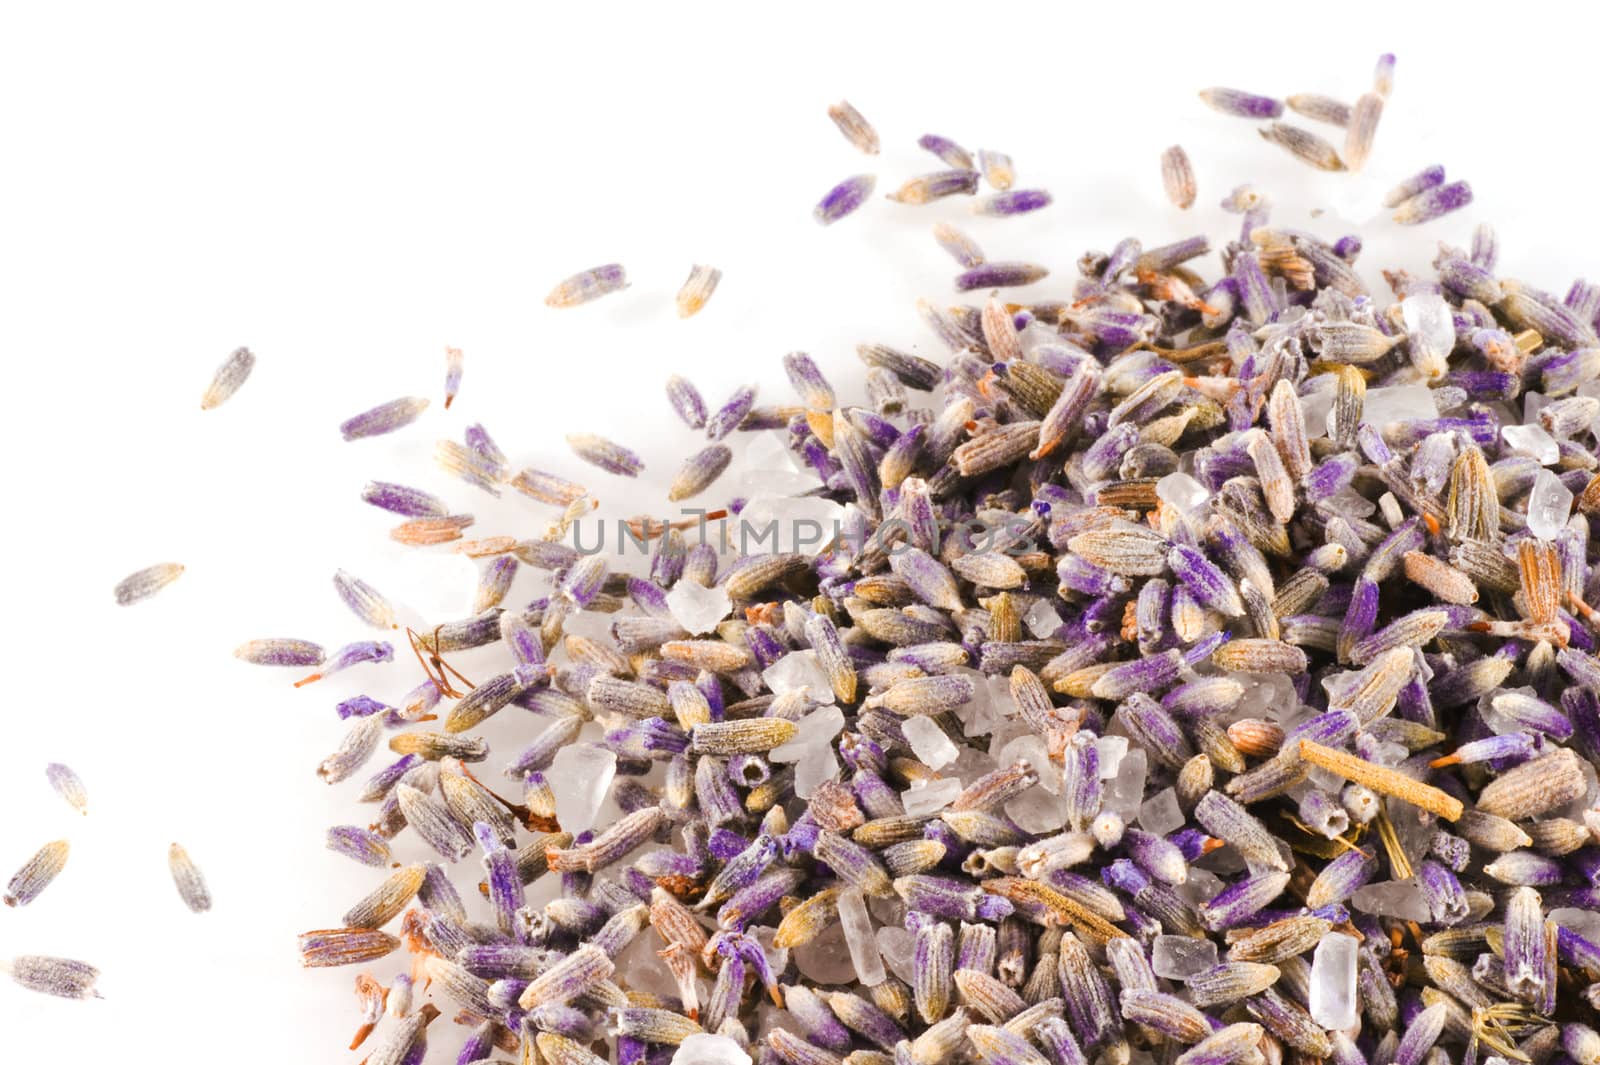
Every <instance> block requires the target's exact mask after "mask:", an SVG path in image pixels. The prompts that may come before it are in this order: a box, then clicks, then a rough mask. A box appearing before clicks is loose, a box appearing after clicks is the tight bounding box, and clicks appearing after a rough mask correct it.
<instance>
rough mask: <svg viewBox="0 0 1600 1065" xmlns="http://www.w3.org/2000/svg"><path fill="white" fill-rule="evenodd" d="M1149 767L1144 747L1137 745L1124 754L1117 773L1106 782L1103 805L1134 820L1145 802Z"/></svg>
mask: <svg viewBox="0 0 1600 1065" xmlns="http://www.w3.org/2000/svg"><path fill="white" fill-rule="evenodd" d="M1148 768H1149V762H1148V757H1147V756H1146V755H1145V753H1144V748H1143V747H1135V748H1133V749H1132V750H1131V751H1129V752H1128V753H1127V754H1125V755H1123V756H1122V761H1121V762H1119V763H1118V765H1117V775H1116V776H1114V777H1112V778H1111V779H1110V780H1108V781H1107V782H1106V784H1105V788H1104V789H1103V792H1102V794H1103V796H1104V798H1103V799H1102V801H1101V806H1102V807H1103V808H1105V809H1108V810H1115V811H1117V812H1118V813H1120V814H1121V815H1122V817H1123V819H1124V820H1128V821H1131V820H1133V818H1134V816H1135V815H1136V814H1137V813H1138V812H1139V804H1140V803H1142V802H1144V779H1145V773H1146V771H1147V769H1148Z"/></svg>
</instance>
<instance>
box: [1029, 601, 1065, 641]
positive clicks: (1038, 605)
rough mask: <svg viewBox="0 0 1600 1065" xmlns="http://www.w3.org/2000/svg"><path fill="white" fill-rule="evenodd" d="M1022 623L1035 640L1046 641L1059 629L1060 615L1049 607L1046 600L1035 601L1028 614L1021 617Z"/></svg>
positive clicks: (1053, 608) (1048, 602)
mask: <svg viewBox="0 0 1600 1065" xmlns="http://www.w3.org/2000/svg"><path fill="white" fill-rule="evenodd" d="M1022 623H1023V624H1024V625H1026V626H1027V627H1028V631H1029V632H1031V633H1033V635H1034V638H1035V639H1039V640H1048V639H1049V638H1050V637H1052V636H1054V635H1055V634H1056V630H1057V629H1059V628H1060V627H1061V615H1060V614H1057V613H1056V608H1055V607H1053V606H1051V605H1050V601H1049V600H1048V599H1035V600H1034V601H1033V605H1032V606H1030V607H1029V608H1028V612H1027V613H1026V614H1024V615H1022Z"/></svg>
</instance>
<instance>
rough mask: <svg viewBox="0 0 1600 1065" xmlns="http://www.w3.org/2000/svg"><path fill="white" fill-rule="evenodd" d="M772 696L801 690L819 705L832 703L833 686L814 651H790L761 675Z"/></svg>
mask: <svg viewBox="0 0 1600 1065" xmlns="http://www.w3.org/2000/svg"><path fill="white" fill-rule="evenodd" d="M761 679H762V680H764V681H766V682H767V687H769V688H771V689H772V694H774V695H787V694H789V693H790V692H792V691H798V690H799V689H801V688H805V689H807V691H806V694H808V695H810V696H811V698H813V699H815V700H816V701H817V702H819V703H831V702H833V686H832V685H831V684H829V683H828V674H827V673H825V672H823V669H822V666H821V665H819V664H818V663H817V652H815V651H791V652H790V653H789V654H786V655H784V656H783V657H782V658H780V659H778V660H777V661H776V662H774V663H772V665H770V666H768V667H767V668H766V669H765V670H763V671H762V673H761Z"/></svg>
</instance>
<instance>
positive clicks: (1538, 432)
mask: <svg viewBox="0 0 1600 1065" xmlns="http://www.w3.org/2000/svg"><path fill="white" fill-rule="evenodd" d="M1368 395H1371V393H1370V392H1369V393H1368ZM1500 438H1501V439H1502V440H1504V441H1505V442H1506V447H1508V448H1510V449H1511V450H1512V451H1520V452H1522V453H1523V454H1524V455H1532V456H1533V457H1534V458H1536V459H1538V460H1539V465H1541V466H1551V465H1554V464H1555V461H1556V460H1557V459H1559V458H1560V457H1561V445H1560V444H1557V443H1556V438H1555V437H1553V436H1551V435H1550V434H1549V433H1547V432H1545V431H1544V427H1543V426H1541V425H1502V426H1501V427H1500Z"/></svg>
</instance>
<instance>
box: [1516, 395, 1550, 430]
mask: <svg viewBox="0 0 1600 1065" xmlns="http://www.w3.org/2000/svg"><path fill="white" fill-rule="evenodd" d="M1549 405H1550V397H1549V396H1546V395H1544V394H1542V393H1539V392H1524V393H1523V394H1522V422H1523V424H1524V425H1537V424H1538V423H1539V412H1540V411H1542V410H1544V409H1545V407H1547V406H1549Z"/></svg>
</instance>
